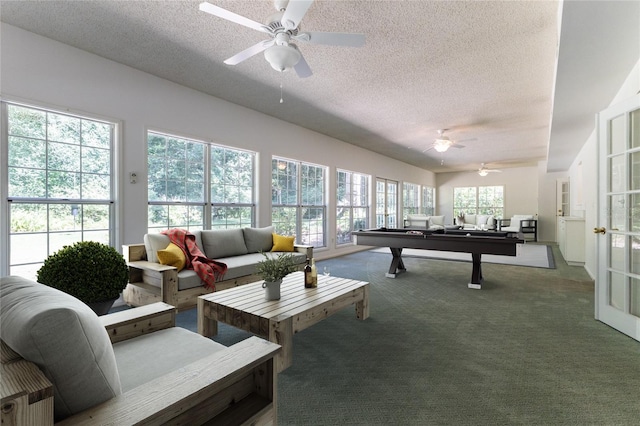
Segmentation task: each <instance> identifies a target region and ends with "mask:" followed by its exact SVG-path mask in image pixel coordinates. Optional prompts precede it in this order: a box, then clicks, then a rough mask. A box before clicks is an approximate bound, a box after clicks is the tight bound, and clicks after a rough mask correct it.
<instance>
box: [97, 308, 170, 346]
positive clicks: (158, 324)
mask: <svg viewBox="0 0 640 426" xmlns="http://www.w3.org/2000/svg"><path fill="white" fill-rule="evenodd" d="M99 319H100V322H102V325H104V327H105V329H106V330H107V333H109V338H110V339H111V343H116V342H120V341H122V340H127V339H131V338H133V337H137V336H141V335H143V334H147V333H153V332H154V331H158V330H162V329H164V328H171V327H175V324H176V308H175V307H173V306H171V305H168V304H166V303H162V302H157V303H152V304H150V305H144V306H140V307H138V308H132V309H126V310H124V311H120V312H114V313H112V314H108V315H103V316H101V317H99Z"/></svg>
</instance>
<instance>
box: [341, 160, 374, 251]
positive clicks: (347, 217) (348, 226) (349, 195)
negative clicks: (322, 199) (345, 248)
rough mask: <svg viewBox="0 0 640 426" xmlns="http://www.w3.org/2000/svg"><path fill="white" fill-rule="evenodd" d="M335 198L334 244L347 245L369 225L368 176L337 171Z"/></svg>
mask: <svg viewBox="0 0 640 426" xmlns="http://www.w3.org/2000/svg"><path fill="white" fill-rule="evenodd" d="M336 197H337V199H336V243H337V244H349V243H352V242H353V237H352V235H351V232H353V231H354V230H358V229H366V228H367V225H368V223H369V176H366V175H363V174H360V173H354V172H348V171H345V170H338V172H337V191H336Z"/></svg>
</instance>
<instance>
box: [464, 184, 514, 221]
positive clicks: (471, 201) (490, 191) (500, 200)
mask: <svg viewBox="0 0 640 426" xmlns="http://www.w3.org/2000/svg"><path fill="white" fill-rule="evenodd" d="M461 213H465V214H492V215H494V216H496V217H502V215H503V214H504V186H479V187H475V186H470V187H459V188H453V214H454V216H458V215H460V214H461Z"/></svg>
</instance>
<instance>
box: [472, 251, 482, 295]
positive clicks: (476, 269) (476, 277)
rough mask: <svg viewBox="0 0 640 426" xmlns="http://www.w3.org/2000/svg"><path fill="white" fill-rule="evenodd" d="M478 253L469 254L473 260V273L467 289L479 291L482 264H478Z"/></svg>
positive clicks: (479, 255)
mask: <svg viewBox="0 0 640 426" xmlns="http://www.w3.org/2000/svg"><path fill="white" fill-rule="evenodd" d="M481 256H482V254H480V253H471V259H472V260H473V272H471V282H470V283H469V288H473V289H476V290H480V289H481V288H482V264H481V263H480V257H481Z"/></svg>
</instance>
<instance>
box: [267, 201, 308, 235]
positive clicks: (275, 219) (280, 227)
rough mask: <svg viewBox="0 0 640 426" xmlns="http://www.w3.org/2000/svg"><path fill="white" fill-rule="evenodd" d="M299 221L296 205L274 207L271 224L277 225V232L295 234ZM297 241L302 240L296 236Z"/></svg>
mask: <svg viewBox="0 0 640 426" xmlns="http://www.w3.org/2000/svg"><path fill="white" fill-rule="evenodd" d="M296 222H297V208H295V207H274V208H273V212H272V214H271V224H272V225H273V226H274V227H275V232H276V233H278V234H280V235H295V234H296ZM296 241H298V242H300V241H302V240H301V239H300V238H296Z"/></svg>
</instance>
